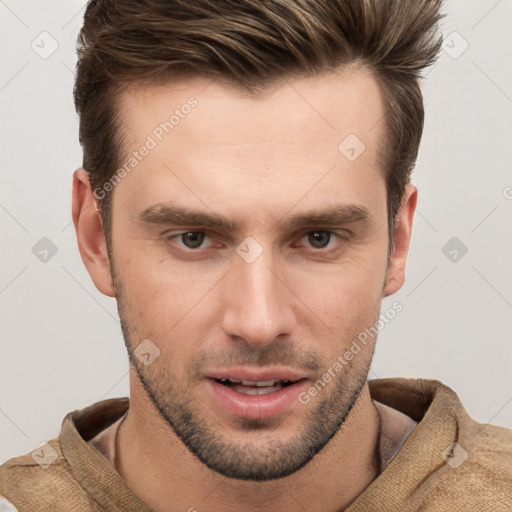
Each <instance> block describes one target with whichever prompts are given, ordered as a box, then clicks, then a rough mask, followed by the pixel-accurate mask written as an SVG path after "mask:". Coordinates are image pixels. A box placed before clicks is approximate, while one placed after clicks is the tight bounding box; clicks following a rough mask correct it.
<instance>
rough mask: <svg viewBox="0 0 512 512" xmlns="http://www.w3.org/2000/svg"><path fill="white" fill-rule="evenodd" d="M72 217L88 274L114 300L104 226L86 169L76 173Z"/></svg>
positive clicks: (74, 174) (78, 170)
mask: <svg viewBox="0 0 512 512" xmlns="http://www.w3.org/2000/svg"><path fill="white" fill-rule="evenodd" d="M72 214H73V224H74V225H75V231H76V237H77V241H78V249H79V251H80V255H81V256H82V261H83V262H84V265H85V266H86V268H87V271H88V272H89V275H90V276H91V278H92V280H93V282H94V284H95V285H96V288H98V290H99V291H100V292H101V293H103V294H104V295H107V296H109V297H115V288H114V284H113V282H112V275H111V273H110V262H109V259H108V252H107V244H106V242H105V233H104V230H103V223H102V220H101V216H100V213H99V211H98V208H97V203H96V198H95V197H94V194H93V192H92V190H91V184H90V182H89V175H88V173H87V171H86V170H85V169H77V170H76V171H75V172H74V173H73V202H72Z"/></svg>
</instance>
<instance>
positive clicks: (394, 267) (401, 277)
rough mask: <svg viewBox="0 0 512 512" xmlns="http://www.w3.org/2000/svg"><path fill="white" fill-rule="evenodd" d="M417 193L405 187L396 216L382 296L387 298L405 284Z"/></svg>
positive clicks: (408, 186)
mask: <svg viewBox="0 0 512 512" xmlns="http://www.w3.org/2000/svg"><path fill="white" fill-rule="evenodd" d="M417 200H418V191H417V190H416V187H415V186H414V185H412V184H411V183H408V184H407V185H406V186H405V191H404V195H403V198H402V204H401V205H400V210H399V211H398V213H397V216H396V222H395V231H394V234H393V240H394V249H393V253H392V255H391V259H390V261H389V265H388V270H387V273H386V285H385V287H384V292H383V295H384V297H387V296H388V295H392V294H393V293H395V292H397V291H398V290H400V288H402V286H403V284H404V282H405V263H406V261H407V255H408V253H409V243H410V241H411V234H412V221H413V217H414V212H415V211H416V202H417Z"/></svg>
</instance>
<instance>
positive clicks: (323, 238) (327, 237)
mask: <svg viewBox="0 0 512 512" xmlns="http://www.w3.org/2000/svg"><path fill="white" fill-rule="evenodd" d="M330 241H331V233H330V232H329V231H311V232H310V233H308V242H309V243H310V244H311V247H314V248H315V249H323V248H324V247H327V245H328V244H329V242H330Z"/></svg>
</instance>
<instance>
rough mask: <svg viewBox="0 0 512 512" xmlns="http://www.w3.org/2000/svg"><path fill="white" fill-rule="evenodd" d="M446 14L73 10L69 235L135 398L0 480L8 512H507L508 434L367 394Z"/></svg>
mask: <svg viewBox="0 0 512 512" xmlns="http://www.w3.org/2000/svg"><path fill="white" fill-rule="evenodd" d="M439 3H440V2H439V1H434V0H421V1H419V0H418V1H415V2H403V1H399V0H396V1H391V0H387V1H379V0H359V1H341V0H339V1H338V2H331V1H327V0H309V1H306V0H304V1H300V2H299V1H297V2H279V1H276V0H273V1H271V0H260V1H254V0H252V1H244V0H236V1H233V2H230V1H227V0H223V1H220V0H219V1H217V2H208V1H206V0H197V1H195V2H184V1H183V2H182V1H179V0H174V1H169V0H167V1H165V0H148V1H146V2H143V3H141V2H139V1H135V0H126V1H123V2H114V1H113V0H98V1H91V2H90V3H89V5H88V7H87V10H86V13H85V20H84V26H83V29H82V32H81V36H80V43H81V46H80V50H79V62H78V66H77V77H76V84H75V91H74V93H75V103H76V107H77V111H78V113H79V115H80V139H81V143H82V146H83V150H84V162H83V168H81V169H78V170H77V171H75V174H74V182H73V212H72V213H73V220H74V225H75V229H76V233H77V239H78V246H79V249H80V253H81V256H82V259H83V261H84V264H85V265H86V267H87V269H88V271H89V273H90V275H91V278H92V279H93V281H94V283H95V285H96V287H97V288H98V289H99V290H100V291H101V292H102V293H104V294H105V295H107V296H111V297H116V299H117V301H118V308H119V315H120V319H121V325H122V329H123V335H124V340H125V343H126V346H127V349H128V354H129V359H130V398H129V399H128V398H125V399H110V400H105V401H102V402H99V403H96V404H93V405H91V406H90V407H88V408H86V409H83V410H81V411H73V412H72V413H70V414H69V415H67V416H66V418H65V419H64V421H63V424H62V430H61V433H60V435H59V437H58V438H57V439H53V440H51V441H50V442H49V443H48V444H46V445H44V446H43V447H42V448H41V453H39V454H37V453H36V454H35V455H34V454H28V455H25V456H22V457H17V458H15V459H12V460H10V461H8V462H7V463H6V464H4V465H3V466H2V467H1V468H0V494H2V495H3V496H4V498H3V502H1V501H0V503H3V506H4V507H10V508H7V509H8V510H20V511H24V510H27V511H31V510H123V511H149V510H157V511H180V510H183V511H186V510H188V511H195V510H197V511H202V510H215V511H228V510H238V511H263V510H264V511H274V510H280V511H282V510H285V511H295V510H307V511H308V512H315V511H322V512H329V511H339V510H347V511H371V510H375V511H377V510H378V511H383V510H384V511H386V510H389V511H391V510H425V511H434V510H436V511H439V510H461V511H462V510H464V511H472V510H475V511H476V510H478V511H482V510H493V511H496V510H510V507H511V502H510V481H511V467H510V454H511V436H510V432H509V431H507V430H506V429H502V428H498V427H492V426H489V425H480V424H478V423H476V422H475V421H473V420H472V419H471V418H470V417H469V416H468V415H467V413H466V412H465V410H464V408H463V406H462V404H461V403H460V401H459V400H458V398H457V396H456V394H455V393H454V392H453V391H452V390H451V389H449V388H447V387H446V386H444V385H443V384H441V383H439V382H437V381H429V380H406V379H385V380H379V381H372V382H368V372H369V368H370V364H371V360H372V355H373V352H374V348H375V343H376V332H377V331H378V324H379V322H381V321H382V319H381V317H380V309H381V301H382V299H383V298H384V297H387V296H391V295H392V294H393V293H395V292H396V291H397V290H399V289H400V288H401V286H402V284H403V282H404V269H405V262H406V258H407V253H408V248H409V241H410V237H411V230H412V222H413V215H414V211H415V206H416V197H417V192H416V189H415V187H414V186H413V185H412V184H411V183H410V174H411V171H412V168H413V165H414V162H415V159H416V155H417V151H418V146H419V142H420V138H421V133H422V126H423V103H422V96H421V92H420V89H419V84H418V79H419V76H420V72H421V70H422V69H423V68H425V67H426V66H428V65H430V64H432V63H433V62H434V60H435V57H436V55H437V52H438V51H439V47H440V41H439V38H438V36H436V27H437V23H438V21H439V19H440V5H439ZM38 457H39V458H40V460H37V459H38Z"/></svg>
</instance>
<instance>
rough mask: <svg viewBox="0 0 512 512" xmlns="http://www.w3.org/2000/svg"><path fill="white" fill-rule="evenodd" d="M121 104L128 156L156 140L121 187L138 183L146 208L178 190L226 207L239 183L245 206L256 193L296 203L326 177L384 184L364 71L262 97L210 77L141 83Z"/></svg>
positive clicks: (337, 185) (290, 82)
mask: <svg viewBox="0 0 512 512" xmlns="http://www.w3.org/2000/svg"><path fill="white" fill-rule="evenodd" d="M120 108H121V118H122V121H123V131H124V134H123V135H124V161H125V162H127V161H128V159H130V158H132V159H133V152H134V151H137V150H138V149H139V148H141V147H143V146H148V144H149V145H150V146H151V149H150V150H149V151H144V153H145V156H144V158H143V159H140V160H138V161H137V162H136V168H135V167H134V171H132V172H130V173H129V176H128V178H127V179H125V180H124V179H123V182H122V183H121V184H120V185H119V186H118V187H117V189H119V191H121V189H123V190H124V189H125V188H126V189H127V190H128V189H129V188H131V190H132V194H131V196H130V197H129V198H128V199H129V201H132V202H134V203H136V204H138V205H139V206H140V207H142V206H146V205H147V201H148V200H149V198H150V197H151V198H152V199H153V200H154V201H153V202H154V203H156V202H158V201H160V202H165V201H168V200H173V199H176V198H177V194H178V192H177V191H178V189H179V190H180V192H181V193H182V195H183V193H185V194H187V195H195V196H196V199H201V198H203V199H204V201H203V202H205V203H206V198H207V199H208V202H209V205H211V204H212V203H216V202H217V203H218V205H219V206H225V204H224V203H223V202H224V201H225V198H226V194H227V191H233V190H236V192H237V194H236V197H237V198H239V199H240V201H241V203H240V204H243V201H244V200H250V201H254V202H256V197H257V191H258V190H259V191H260V192H261V191H262V190H263V191H264V192H265V194H266V195H265V197H266V198H267V199H276V200H279V199H282V198H283V193H284V192H285V191H286V193H288V192H289V193H290V195H289V197H290V201H291V200H292V199H293V197H295V196H297V194H299V193H300V191H301V190H306V189H308V188H310V189H311V187H312V184H313V183H315V182H317V181H318V179H320V178H322V176H325V175H326V174H328V179H323V178H322V180H323V181H322V183H321V184H319V185H316V186H315V190H316V191H318V192H321V191H322V192H323V193H331V194H332V193H335V194H338V195H339V192H340V191H341V192H343V190H344V191H345V192H346V193H347V194H349V195H350V190H351V189H353V190H354V189H355V188H359V189H360V190H363V189H369V188H371V186H374V182H376V181H377V180H378V181H380V185H382V183H383V178H382V176H381V175H380V174H381V173H379V170H380V169H379V163H380V161H381V158H380V156H379V155H380V144H381V139H382V128H383V123H382V122H381V120H382V118H383V115H384V108H383V102H382V95H381V90H380V87H379V85H378V83H377V81H376V80H375V78H374V77H373V75H372V74H371V72H370V71H368V70H367V69H364V68H358V69H349V68H347V69H345V70H342V71H341V72H340V73H339V74H335V73H328V74H324V75H319V76H314V77H307V78H304V77H303V78H293V79H292V78H289V79H285V80H282V81H281V82H279V83H277V84H275V85H274V86H273V87H272V88H271V89H269V90H267V91H266V92H265V93H264V94H259V95H249V94H247V93H243V92H241V91H240V90H238V89H235V88H233V87H230V86H228V85H225V84H220V83H218V82H216V81H213V80H208V79H203V78H193V79H190V78H189V79H186V80H182V81H176V82H172V83H169V84H165V85H158V86H149V85H145V86H142V85H134V86H132V87H130V88H129V89H128V90H126V91H125V92H124V93H123V94H122V96H121V98H120ZM333 168H335V172H329V170H330V169H333ZM380 188H382V187H380ZM345 192H343V193H345ZM123 193H124V192H123ZM126 193H128V192H126ZM116 194H118V192H117V190H116ZM219 194H220V195H222V194H224V197H223V198H222V197H217V196H219ZM356 195H357V194H356ZM126 197H128V196H126ZM232 198H233V200H234V196H232ZM145 199H147V201H146V204H145V203H144V201H145ZM355 199H357V197H348V198H347V200H349V201H352V202H354V200H355Z"/></svg>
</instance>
